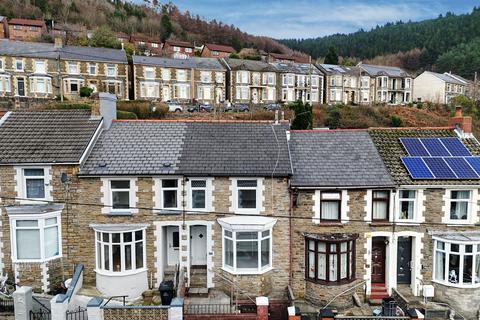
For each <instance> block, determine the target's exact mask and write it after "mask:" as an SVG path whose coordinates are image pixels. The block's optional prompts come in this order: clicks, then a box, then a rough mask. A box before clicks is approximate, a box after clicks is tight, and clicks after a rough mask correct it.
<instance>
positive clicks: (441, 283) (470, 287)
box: [432, 280, 480, 289]
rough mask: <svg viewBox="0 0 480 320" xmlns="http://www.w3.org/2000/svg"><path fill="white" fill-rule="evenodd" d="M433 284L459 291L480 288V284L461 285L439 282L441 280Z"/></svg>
mask: <svg viewBox="0 0 480 320" xmlns="http://www.w3.org/2000/svg"><path fill="white" fill-rule="evenodd" d="M432 282H434V283H437V284H440V285H442V286H446V287H452V288H459V289H477V288H480V283H476V284H460V283H451V282H443V281H439V280H432Z"/></svg>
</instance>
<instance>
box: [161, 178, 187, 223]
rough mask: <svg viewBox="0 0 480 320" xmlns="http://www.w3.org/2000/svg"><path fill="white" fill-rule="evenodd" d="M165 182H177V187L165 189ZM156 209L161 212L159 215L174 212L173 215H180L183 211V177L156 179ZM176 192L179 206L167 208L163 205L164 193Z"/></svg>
mask: <svg viewBox="0 0 480 320" xmlns="http://www.w3.org/2000/svg"><path fill="white" fill-rule="evenodd" d="M164 180H176V181H177V187H176V188H173V187H166V188H165V187H163V183H162V182H163V181H164ZM154 183H155V207H157V208H158V209H159V210H160V211H159V212H158V210H157V213H162V212H168V211H173V213H178V214H180V211H181V210H182V209H183V179H182V178H181V177H161V178H155V182H154ZM172 190H176V192H177V206H176V207H171V208H165V207H164V205H163V191H172Z"/></svg>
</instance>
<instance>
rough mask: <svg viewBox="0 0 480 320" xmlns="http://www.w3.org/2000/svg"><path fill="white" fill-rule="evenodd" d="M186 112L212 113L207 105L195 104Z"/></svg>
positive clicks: (211, 109)
mask: <svg viewBox="0 0 480 320" xmlns="http://www.w3.org/2000/svg"><path fill="white" fill-rule="evenodd" d="M187 111H188V112H212V111H213V106H212V105H211V104H209V103H197V104H196V105H193V106H190V107H189V108H188V109H187Z"/></svg>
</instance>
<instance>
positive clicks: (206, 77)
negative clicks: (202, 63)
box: [200, 71, 212, 83]
mask: <svg viewBox="0 0 480 320" xmlns="http://www.w3.org/2000/svg"><path fill="white" fill-rule="evenodd" d="M200 81H201V82H203V83H210V82H212V73H211V72H210V71H200Z"/></svg>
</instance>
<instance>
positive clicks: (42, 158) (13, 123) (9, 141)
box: [0, 110, 101, 164]
mask: <svg viewBox="0 0 480 320" xmlns="http://www.w3.org/2000/svg"><path fill="white" fill-rule="evenodd" d="M5 117H6V118H5ZM100 123H101V120H100V119H92V118H91V116H90V111H89V110H49V111H19V112H12V113H9V114H6V115H5V116H4V121H3V123H1V124H0V164H16V163H18V164H27V163H78V162H79V160H80V158H81V157H82V155H83V153H84V151H85V150H86V148H87V146H88V144H89V142H90V140H91V139H92V137H93V136H94V134H95V131H96V130H97V129H98V126H99V125H100Z"/></svg>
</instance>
